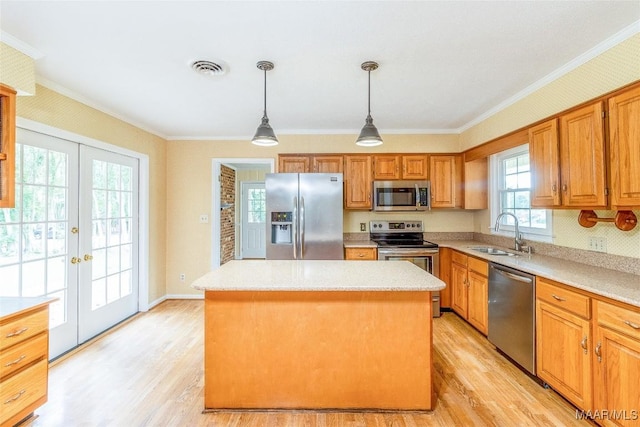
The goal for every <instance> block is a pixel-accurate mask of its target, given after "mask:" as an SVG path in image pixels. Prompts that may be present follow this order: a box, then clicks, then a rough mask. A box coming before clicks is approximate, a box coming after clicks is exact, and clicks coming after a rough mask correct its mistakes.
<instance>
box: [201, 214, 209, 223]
mask: <svg viewBox="0 0 640 427" xmlns="http://www.w3.org/2000/svg"><path fill="white" fill-rule="evenodd" d="M208 222H209V215H207V214H202V215H200V224H207V223H208Z"/></svg>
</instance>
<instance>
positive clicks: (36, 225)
mask: <svg viewBox="0 0 640 427" xmlns="http://www.w3.org/2000/svg"><path fill="white" fill-rule="evenodd" d="M67 176H68V154H67V153H65V152H59V151H56V150H53V149H48V148H42V147H36V146H32V145H28V144H20V143H19V144H16V207H15V208H13V209H0V277H1V278H2V286H1V287H0V296H20V297H37V296H48V297H57V298H60V300H59V301H57V302H56V303H54V304H52V305H51V307H50V327H51V328H55V327H56V326H58V325H61V324H63V323H65V322H66V320H67V315H66V307H67V304H66V295H67V292H66V289H67V286H68V281H67V276H68V271H67V266H68V241H67V239H68V230H69V224H68V182H67Z"/></svg>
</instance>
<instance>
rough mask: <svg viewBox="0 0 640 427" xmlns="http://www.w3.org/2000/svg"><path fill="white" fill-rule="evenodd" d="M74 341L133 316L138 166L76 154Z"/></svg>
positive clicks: (86, 150) (98, 153)
mask: <svg viewBox="0 0 640 427" xmlns="http://www.w3.org/2000/svg"><path fill="white" fill-rule="evenodd" d="M80 159H81V162H80V212H81V214H80V227H79V229H80V233H79V234H80V252H79V253H80V254H81V255H80V256H79V257H78V259H77V260H76V262H78V265H79V266H80V280H79V289H78V296H79V298H78V301H79V303H78V312H79V319H80V321H79V322H78V337H79V342H84V341H86V340H88V339H90V338H92V337H94V336H95V335H97V334H99V333H100V332H102V331H104V330H105V329H107V328H109V327H111V326H113V325H115V324H116V323H118V322H120V321H121V320H123V319H126V318H127V317H129V316H131V315H132V314H134V313H136V312H137V311H138V286H137V279H136V278H137V277H138V257H137V256H135V254H137V253H138V160H137V159H134V158H131V157H127V156H123V155H121V154H116V153H111V152H108V151H104V150H100V149H97V148H92V147H87V146H84V145H83V146H81V148H80Z"/></svg>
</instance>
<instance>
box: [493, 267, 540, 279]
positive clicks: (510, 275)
mask: <svg viewBox="0 0 640 427" xmlns="http://www.w3.org/2000/svg"><path fill="white" fill-rule="evenodd" d="M493 268H494V269H495V270H496V272H498V273H500V274H502V275H503V276H506V277H508V278H509V279H513V280H517V281H518V282H524V283H533V279H531V278H530V277H525V276H520V275H518V274H513V273H509V272H508V271H504V270H501V269H499V268H497V267H495V266H494V267H493Z"/></svg>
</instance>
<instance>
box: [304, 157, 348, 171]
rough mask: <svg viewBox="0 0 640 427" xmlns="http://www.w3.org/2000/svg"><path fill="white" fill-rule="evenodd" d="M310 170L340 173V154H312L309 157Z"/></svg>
mask: <svg viewBox="0 0 640 427" xmlns="http://www.w3.org/2000/svg"><path fill="white" fill-rule="evenodd" d="M311 163H312V168H311V172H318V173H342V172H343V166H342V165H343V158H342V156H313V157H312V158H311Z"/></svg>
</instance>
